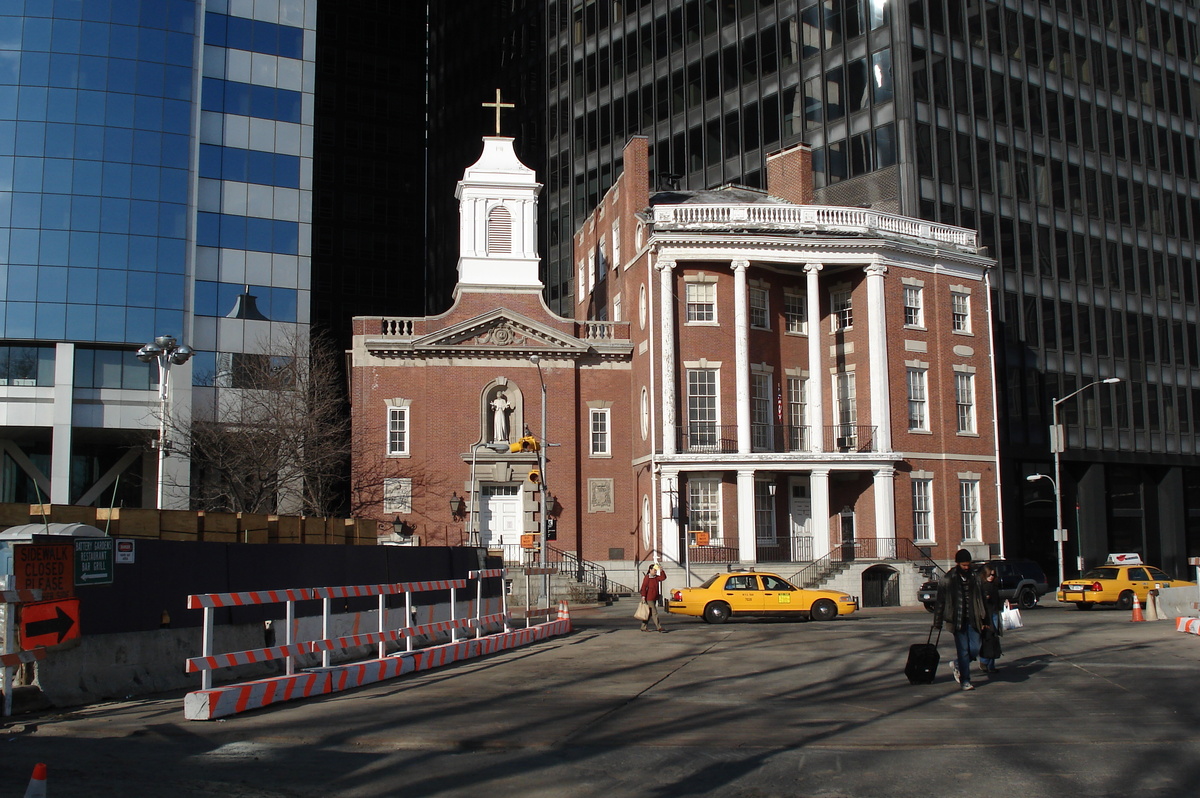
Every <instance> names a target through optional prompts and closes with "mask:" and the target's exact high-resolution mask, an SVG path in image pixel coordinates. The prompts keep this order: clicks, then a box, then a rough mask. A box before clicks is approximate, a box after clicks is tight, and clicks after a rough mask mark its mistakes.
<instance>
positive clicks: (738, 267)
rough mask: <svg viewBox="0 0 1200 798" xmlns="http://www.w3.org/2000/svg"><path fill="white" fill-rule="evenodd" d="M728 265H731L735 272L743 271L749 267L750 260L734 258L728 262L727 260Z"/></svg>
mask: <svg viewBox="0 0 1200 798" xmlns="http://www.w3.org/2000/svg"><path fill="white" fill-rule="evenodd" d="M729 265H730V266H731V267H733V270H734V271H735V272H744V271H746V270H747V269H749V268H750V261H748V260H734V261H730V262H729Z"/></svg>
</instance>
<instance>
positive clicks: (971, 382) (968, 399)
mask: <svg viewBox="0 0 1200 798" xmlns="http://www.w3.org/2000/svg"><path fill="white" fill-rule="evenodd" d="M954 410H955V417H956V419H957V422H958V433H959V434H960V435H975V434H977V433H978V432H979V427H978V425H977V424H976V419H975V375H974V374H972V373H970V372H968V371H956V372H954Z"/></svg>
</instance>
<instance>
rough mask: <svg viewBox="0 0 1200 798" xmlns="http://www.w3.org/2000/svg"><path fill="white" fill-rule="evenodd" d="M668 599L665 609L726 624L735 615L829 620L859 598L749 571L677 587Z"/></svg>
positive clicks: (855, 605)
mask: <svg viewBox="0 0 1200 798" xmlns="http://www.w3.org/2000/svg"><path fill="white" fill-rule="evenodd" d="M668 599H669V600H668V602H667V612H670V613H672V614H675V615H691V616H693V617H699V618H703V619H704V620H705V621H707V622H709V623H725V621H727V620H729V618H730V617H731V616H734V615H737V616H787V617H794V618H801V619H804V620H809V619H811V620H814V621H831V620H833V619H834V618H836V617H838V616H839V615H849V614H850V613H852V612H854V611H855V610H857V609H858V599H857V598H855V597H854V596H851V595H848V594H846V593H843V592H841V591H840V590H804V589H801V588H798V587H794V586H792V584H791V583H789V582H788V581H787V580H786V579H784V578H783V577H781V576H779V575H778V574H772V573H766V572H765V571H759V572H755V571H749V570H742V571H730V572H729V573H723V574H717V575H716V576H714V577H712V578H711V579H709V580H708V581H707V582H705V583H704V584H702V585H700V587H685V588H677V589H675V590H672V591H670V595H669V596H668Z"/></svg>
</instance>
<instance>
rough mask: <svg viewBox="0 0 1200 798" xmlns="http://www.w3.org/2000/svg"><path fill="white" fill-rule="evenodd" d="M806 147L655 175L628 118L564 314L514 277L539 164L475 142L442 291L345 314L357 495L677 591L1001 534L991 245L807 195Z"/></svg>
mask: <svg viewBox="0 0 1200 798" xmlns="http://www.w3.org/2000/svg"><path fill="white" fill-rule="evenodd" d="M809 156H810V153H809V151H808V150H807V148H805V147H803V146H800V147H794V148H792V149H789V150H787V151H784V152H781V153H778V154H776V155H775V156H773V157H772V158H771V159H770V161H769V164H768V186H767V191H761V190H757V189H750V188H745V187H740V186H725V187H720V188H716V189H711V190H703V191H682V190H679V191H655V190H652V189H651V185H650V170H649V165H648V147H647V142H646V140H645V139H644V138H640V137H638V138H634V139H632V140H631V141H630V142H629V144H628V145H627V147H626V149H625V154H624V171H623V173H622V175H621V176H620V177H619V178H618V180H617V181H616V183H615V184H614V185H613V186H612V188H611V189H610V190H609V191H608V192H607V194H606V195H605V197H604V199H603V201H602V203H601V205H600V206H599V207H597V208H596V209H594V211H593V213H592V215H591V216H590V217H589V218H588V220H587V221H586V222H585V223H584V225H583V226H582V227H581V229H580V230H579V231H578V232H577V234H576V237H575V253H576V255H575V259H576V264H575V265H576V279H577V284H576V287H575V289H576V290H575V295H576V313H575V315H576V317H577V318H576V319H565V318H561V317H559V316H557V315H555V314H554V313H552V312H551V311H550V310H549V309H548V308H547V306H546V304H545V302H544V301H543V298H542V284H541V282H540V280H539V279H538V266H539V256H538V253H537V251H536V240H537V235H536V217H537V213H536V203H537V198H538V193H539V190H540V188H541V186H540V184H539V183H538V182H537V179H536V176H535V175H534V174H533V172H532V171H531V170H529V169H528V168H527V167H525V166H524V165H523V164H521V163H520V162H519V161H518V160H517V158H516V156H515V154H514V152H513V147H512V140H511V139H508V138H502V137H498V136H497V137H488V138H485V139H484V141H483V154H482V155H481V157H480V158H479V160H478V161H477V162H476V163H475V164H474V165H472V166H470V167H469V168H468V169H467V170H466V172H465V174H464V176H463V179H462V181H461V182H460V183H459V186H458V191H457V197H458V199H459V202H460V207H461V214H460V240H461V256H460V260H459V264H458V284H457V287H456V289H455V294H454V296H455V301H454V304H453V306H452V307H451V308H450V309H449V310H448V311H446V312H445V313H443V314H441V315H438V316H429V317H422V318H390V317H389V318H378V317H371V318H367V317H360V318H357V319H355V321H354V343H353V349H352V352H351V358H352V363H351V381H352V385H351V388H352V402H353V425H354V444H353V446H354V451H353V457H354V485H355V491H356V500H357V501H358V503H359V509H358V514H360V515H362V516H365V517H373V518H375V519H377V520H378V521H379V523H380V529H381V535H382V536H383V537H384V538H386V539H387V540H389V541H391V542H408V543H420V544H432V545H446V544H449V545H458V544H463V545H483V546H487V547H489V548H501V547H503V548H505V550H506V555H507V557H508V558H509V559H510V560H514V559H519V557H520V554H519V552H520V551H521V546H522V542H523V537H522V536H523V535H524V536H528V535H531V534H534V533H538V532H539V531H540V530H541V529H542V526H543V519H545V520H546V522H547V523H548V524H549V526H550V527H551V528H552V530H553V532H554V534H555V539H554V540H552V541H548V543H547V544H545V545H548V546H549V547H550V548H552V549H555V550H559V551H563V552H567V553H568V554H571V555H575V556H576V557H578V558H580V559H582V560H587V561H591V562H593V563H597V564H599V565H600V566H603V567H605V568H607V569H608V571H609V573H610V575H611V576H612V578H614V579H616V580H617V581H619V582H623V583H626V584H636V579H637V574H638V573H639V572H640V571H643V570H644V567H645V563H647V562H648V561H651V560H661V561H662V562H663V563H664V564H665V565H666V568H667V572H668V575H669V579H668V586H676V585H680V584H683V582H684V579H685V576H684V569H685V568H692V569H693V571H695V570H697V569H698V566H700V564H712V563H725V562H742V563H770V564H772V567H774V569H775V570H777V571H780V572H781V573H784V574H785V575H790V574H792V573H793V572H795V571H797V570H798V569H799V568H801V567H802V566H803V565H805V564H808V563H812V562H825V561H829V560H831V559H832V560H837V559H854V560H858V561H863V562H871V561H876V562H888V561H897V560H899V561H904V560H910V561H918V560H923V559H924V558H925V557H926V556H928V557H932V558H933V559H934V560H938V561H942V562H945V561H947V560H949V559H950V558H951V557H952V556H953V554H954V551H955V550H957V549H958V548H960V547H962V546H967V547H970V548H972V550H973V551H975V552H976V553H977V556H986V555H988V554H999V553H1002V552H1001V551H1000V549H1001V543H1000V541H1001V539H1002V538H1001V519H1000V515H999V506H1000V505H999V501H998V498H999V497H998V492H999V485H998V482H997V473H998V470H997V451H996V436H995V429H994V414H993V407H994V405H995V385H994V381H993V365H992V364H993V358H992V339H991V329H992V328H991V324H990V318H989V315H990V307H991V303H990V293H991V288H990V285H989V282H988V280H989V272H990V269H991V268H992V267H993V265H994V261H992V260H991V259H990V258H989V257H987V255H986V253H985V252H984V251H983V250H982V249H981V248H980V247H979V246H978V243H977V240H976V234H975V233H974V232H973V231H970V230H965V229H961V228H956V227H950V226H947V225H941V224H934V223H930V222H926V221H922V220H918V219H911V218H906V217H901V216H896V215H893V214H887V213H879V212H876V211H872V210H870V209H864V208H842V207H827V206H817V205H812V204H811V202H810V198H811V188H812V179H811V168H810V159H809ZM543 430H544V434H543ZM526 437H527V438H532V439H533V440H535V441H537V442H539V443H540V444H542V445H543V446H542V448H541V449H540V451H519V449H521V446H520V445H519V444H520V441H521V439H522V438H526ZM513 444H517V445H516V446H514V445H513ZM525 448H527V449H528V448H529V447H525ZM514 449H517V450H518V451H513V450H514ZM543 456H544V462H543V461H542V458H543ZM531 472H536V473H532V474H531ZM531 476H532V478H531ZM531 541H532V543H533V545H534V546H537V547H540V546H542V545H543V543H542V541H541V540H540V537H539V536H538V535H536V534H534V537H532V538H530V537H525V538H524V543H525V544H526V545H529V544H530V542H531ZM535 551H536V550H535ZM526 556H527V557H528V556H529V554H528V552H527V555H526ZM905 598H906V603H907V601H908V600H911V599H910V597H905Z"/></svg>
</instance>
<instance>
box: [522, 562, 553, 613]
mask: <svg viewBox="0 0 1200 798" xmlns="http://www.w3.org/2000/svg"><path fill="white" fill-rule="evenodd" d="M521 570H522V571H523V572H524V574H525V626H526V627H527V628H528V626H529V619H530V618H533V617H536V616H538V615H548V614H549V613H550V590H549V589H547V590H546V607H545V610H546V612H544V613H535V612H533V611H532V609H531V608H530V603H529V596H530V595H531V589H530V584H529V577H531V576H550V575H552V574H556V573H558V568H557V567H554V566H530V567H528V568H523V569H521Z"/></svg>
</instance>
